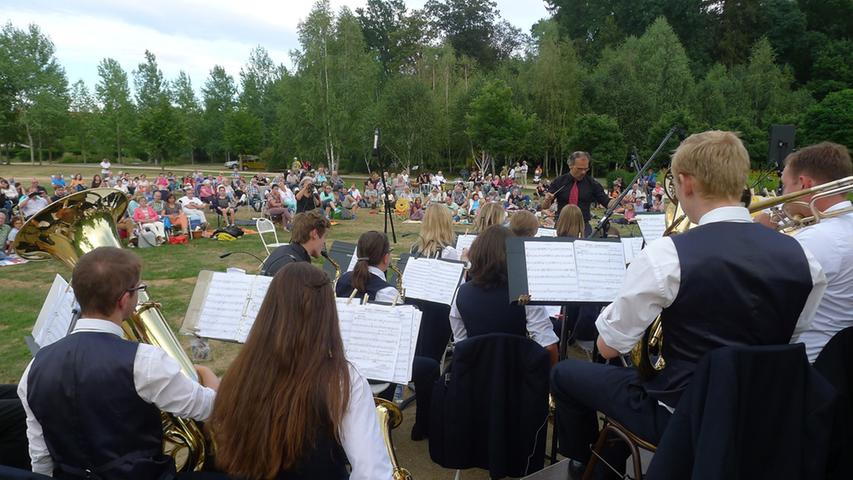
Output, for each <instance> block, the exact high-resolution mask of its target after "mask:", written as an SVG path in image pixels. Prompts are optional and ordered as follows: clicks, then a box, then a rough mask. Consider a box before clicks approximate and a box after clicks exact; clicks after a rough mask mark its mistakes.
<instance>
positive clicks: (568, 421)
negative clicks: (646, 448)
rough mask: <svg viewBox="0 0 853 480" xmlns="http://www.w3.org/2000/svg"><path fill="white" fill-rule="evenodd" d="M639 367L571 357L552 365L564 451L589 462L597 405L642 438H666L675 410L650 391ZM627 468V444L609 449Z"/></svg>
mask: <svg viewBox="0 0 853 480" xmlns="http://www.w3.org/2000/svg"><path fill="white" fill-rule="evenodd" d="M640 383H641V382H640V379H639V376H638V374H637V371H636V370H635V369H633V368H625V367H618V366H613V365H603V364H599V363H591V362H588V361H582V360H576V359H569V360H564V361H562V362H560V363H558V364H557V365H556V366H555V367H554V368H553V369H552V370H551V391H552V393H553V394H554V399H555V400H556V402H557V421H558V422H559V433H560V437H559V440H560V453H561V454H563V455H565V456H566V457H569V458H572V459H575V460H578V461H581V462H584V463H586V462H588V461H589V458H590V456H591V454H590V452H591V450H590V444H592V443H594V442H595V440H596V438H597V437H598V421H597V419H596V413H595V412H596V411H599V412H602V413H603V414H605V415H607V416H608V417H610V418H613V419H614V420H616V421H618V422H619V423H621V424H622V425H623V426H625V427H626V428H627V429H628V430H630V431H631V432H633V433H634V434H636V435H638V436H639V437H640V438H642V439H644V440H647V441H649V442H652V443H655V444H656V443H657V442H659V441H660V438H661V436H662V435H663V431H664V429H665V428H666V425H667V422H669V418H670V416H671V415H672V414H671V413H669V410H667V409H666V408H664V407H663V406H661V405H659V404H658V401H657V400H656V399H654V398H652V397H650V396H649V395H648V394H647V393H646V391H645V389H644V388H643V387H642V385H641V384H640ZM606 458H607V461H608V462H609V463H611V465H614V466H618V467H619V468H620V469H621V468H624V466H625V460H626V459H627V450H622V449H620V451H613V452H610V454H608V455H606Z"/></svg>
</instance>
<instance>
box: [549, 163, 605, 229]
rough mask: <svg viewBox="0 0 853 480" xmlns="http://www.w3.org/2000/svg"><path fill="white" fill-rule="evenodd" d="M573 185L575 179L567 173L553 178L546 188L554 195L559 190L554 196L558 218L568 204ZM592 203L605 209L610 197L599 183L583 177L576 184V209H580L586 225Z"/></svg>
mask: <svg viewBox="0 0 853 480" xmlns="http://www.w3.org/2000/svg"><path fill="white" fill-rule="evenodd" d="M574 183H575V177H573V176H571V174H568V173H567V174H565V175H560V176H559V177H557V178H555V179H554V181H553V182H551V187H550V188H548V192H550V193H554V192H557V191H558V190H559V192H558V193H557V194H556V195H555V197H556V199H557V216H558V217H559V216H560V210H562V209H563V207H565V206H566V205H567V204H568V203H569V194H570V193H571V191H572V184H574ZM561 187H563V189H562V190H560V188H561ZM593 202H596V203H599V204H601V205H602V206H605V207H606V206H607V204H608V203H609V202H610V197H608V196H607V193H605V192H604V187H602V186H601V184H600V183H598V182H597V181H596V180H595V179H594V178H592V177H590V176H589V175H585V176H584V177H583V178H582V179H581V180H580V181H579V182H578V207H579V208H580V209H581V213H583V221H584V222H587V223H588V222H589V220H590V218H592V215H591V214H590V213H589V207H590V206H591V205H592V203H593Z"/></svg>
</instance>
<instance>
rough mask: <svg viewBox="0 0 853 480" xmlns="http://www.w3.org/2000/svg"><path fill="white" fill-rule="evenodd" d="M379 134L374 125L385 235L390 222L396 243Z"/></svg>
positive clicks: (374, 145)
mask: <svg viewBox="0 0 853 480" xmlns="http://www.w3.org/2000/svg"><path fill="white" fill-rule="evenodd" d="M380 135H381V132H380V131H379V127H376V130H374V132H373V156H374V157H376V160H377V162H378V163H379V168H380V171H381V172H382V177H381V178H382V193H383V195H382V197H383V199H382V202H383V203H384V205H385V235H388V224H389V223H390V224H391V238H392V239H393V240H394V243H397V232H395V231H394V215H393V214H392V213H391V208H392V205H391V200H390V199H389V198H388V196H389V195H390V191H389V189H388V183H387V181H386V179H385V170H387V168H388V166H387V165H385V163H384V162H383V161H382V146H381V144H380Z"/></svg>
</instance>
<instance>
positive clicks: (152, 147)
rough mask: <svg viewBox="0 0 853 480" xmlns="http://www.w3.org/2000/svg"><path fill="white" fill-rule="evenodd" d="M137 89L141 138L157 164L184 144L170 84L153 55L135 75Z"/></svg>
mask: <svg viewBox="0 0 853 480" xmlns="http://www.w3.org/2000/svg"><path fill="white" fill-rule="evenodd" d="M133 75H134V85H135V87H136V104H137V108H138V111H137V116H138V119H139V123H138V128H139V138H140V141H141V143H142V145H143V146H144V148H145V150H146V152H147V153H148V156H149V158H150V159H152V160H154V164H155V165H159V164H160V163H161V162H162V161H163V160H165V159H166V158H168V157H169V156H170V155H171V154H172V153H174V152H175V151H176V150H177V148H178V146H179V144H180V126H179V124H178V118H177V115H176V113H175V111H174V109H173V107H172V104H171V100H170V98H169V97H170V94H169V90H168V84H167V83H166V82H165V80H164V79H163V72H162V71H160V68H159V67H158V66H157V58H156V57H155V56H154V54H153V53H151V52H150V51H148V50H146V51H145V62H143V63H140V64H139V66H138V67H137V69H136V70H135V71H134V72H133Z"/></svg>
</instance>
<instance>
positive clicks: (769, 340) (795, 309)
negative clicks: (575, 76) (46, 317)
mask: <svg viewBox="0 0 853 480" xmlns="http://www.w3.org/2000/svg"><path fill="white" fill-rule="evenodd" d="M672 172H673V175H674V180H675V187H676V193H677V196H678V200H679V202H680V204H681V205H682V207H683V208H684V211H685V212H686V213H687V216H688V217H689V219H690V221H691V222H693V223H695V224H697V225H698V227H696V228H694V229H692V230H690V231H689V232H687V233H685V234H681V235H676V236H672V237H664V238H661V239H659V240H656V241H654V242H652V243H651V244H649V245H648V246H647V247H646V248H645V249H643V251H642V252H641V253H640V255H638V256H637V257H636V258H634V261H633V262H631V265H630V266H629V267H628V271H627V274H626V276H625V281H624V284H623V285H624V287H623V289H622V292H621V293H620V294H619V295H618V296H617V298H616V299H615V301H614V302H613V303H612V304H610V305H608V306H607V307H606V308H605V309H604V310H603V311H602V312H601V314H600V315H599V317H598V319H597V320H596V327H597V328H598V332H599V337H598V340H597V345H598V348H599V351H600V352H601V354H602V355H603V356H604V357H605V358H615V357H617V356H619V355H620V354H626V353H628V352H629V351H630V350H631V347H633V346H634V344H636V343H637V342H638V341H639V340H640V338H641V337H642V335H643V332H644V331H645V329H646V328H647V327H648V326H649V325H650V324H651V323H652V321H653V320H654V319H655V318H656V317H657V316H658V314H660V315H661V319H662V322H663V329H664V332H665V334H664V335H665V341H664V343H663V356H664V358H665V359H666V368H664V369H663V371H662V372H660V373H659V374H658V375H657V376H656V377H654V378H653V379H652V380H650V381H643V380H641V379H640V378H639V376H638V374H637V372H636V370H634V369H633V368H624V367H617V366H610V365H601V364H594V363H589V362H585V361H578V360H571V359H570V360H565V361H563V362H561V363H559V364H558V365H557V366H556V367H554V369H553V370H552V372H551V388H552V391H553V393H554V397H555V398H556V400H557V413H558V419H559V421H560V435H561V436H560V443H561V453H563V454H564V455H565V456H567V457H569V458H572V459H574V460H576V461H579V462H580V463H584V462H586V461H587V460H588V459H589V456H590V447H589V446H590V443H591V442H593V441H594V439H595V437H596V436H597V434H598V424H597V421H596V417H595V412H596V411H600V412H602V413H604V414H605V415H607V416H609V417H611V418H613V419H615V420H616V421H618V422H620V423H621V424H622V425H624V426H625V427H626V428H628V429H629V430H631V431H632V432H634V433H635V434H637V435H638V436H640V437H641V438H643V439H645V440H647V441H650V442H652V443H657V442H658V441H659V440H660V437H661V435H662V433H663V430H664V428H665V427H666V424H667V422H668V421H669V418H670V416H671V414H672V412H673V411H674V409H675V408H676V407H677V406H678V400H679V398H680V396H681V394H682V392H683V391H684V389H685V388H686V387H687V386H688V384H689V382H690V376H691V374H692V372H693V369H694V367H695V365H696V364H697V362H698V361H699V359H700V358H701V357H702V356H703V355H704V354H705V353H707V352H708V351H710V350H713V349H715V348H717V347H721V346H726V345H774V344H785V343H788V342H789V340H790V339H791V336H792V335H793V334H794V332H796V331H800V330H802V329H803V328H804V327H806V326H807V325H808V323H809V321H810V320H811V317H812V316H813V314H814V311H815V308H816V306H817V304H818V301H819V300H820V297H821V296H822V294H823V291H824V289H825V287H826V279H825V277H824V274H823V272H822V270H821V267H820V265H819V264H818V263H817V262H816V261H815V259H814V257H813V256H812V255H811V254H810V253H809V252H808V251H806V250H804V249H803V248H802V247H801V246H800V244H799V243H798V242H797V241H796V240H794V239H793V238H791V237H788V236H785V235H782V234H779V233H777V232H775V231H772V230H769V229H767V228H764V227H762V226H761V225H758V224H755V223H753V222H752V218H751V216H750V215H749V211H748V210H747V209H746V208H744V207H743V206H742V205H741V203H740V201H739V199H740V197H741V193H742V191H743V188H744V186H745V185H746V181H747V174H748V172H749V156H748V154H747V152H746V149H745V148H744V146H743V144H742V143H741V141H740V139H739V138H738V137H737V136H736V135H735V134H734V133H731V132H721V131H709V132H704V133H699V134H695V135H692V136H690V137H689V138H687V139H686V140H685V141H684V142H682V143H681V145H680V146H679V147H678V149H677V150H676V152H675V154H674V155H673V157H672ZM622 460H623V461H622V462H621V464H620V463H619V460H618V459H613V458H611V461H615V462H616V463H615V464H614V463H611V464H612V465H622V466H624V464H625V462H624V458H622ZM576 467H579V465H577V464H576Z"/></svg>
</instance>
